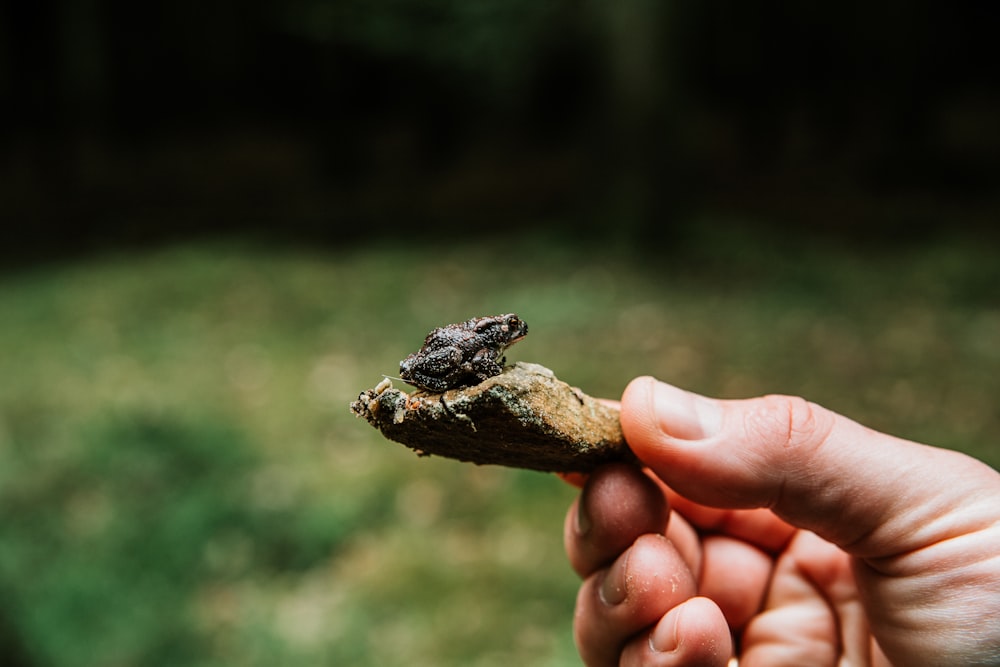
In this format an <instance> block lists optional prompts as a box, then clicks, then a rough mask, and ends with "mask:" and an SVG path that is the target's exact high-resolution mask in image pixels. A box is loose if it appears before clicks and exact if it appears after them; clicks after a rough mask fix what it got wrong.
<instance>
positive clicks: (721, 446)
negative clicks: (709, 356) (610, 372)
mask: <svg viewBox="0 0 1000 667" xmlns="http://www.w3.org/2000/svg"><path fill="white" fill-rule="evenodd" d="M621 408H622V412H621V420H622V428H623V429H624V431H625V437H626V440H627V441H628V443H629V445H630V447H631V448H632V450H633V451H634V452H635V454H636V455H637V456H638V458H639V459H640V460H641V461H642V462H643V463H644V464H645V465H646V466H647V469H646V470H645V471H640V470H639V469H638V468H636V467H633V466H628V465H624V464H620V465H613V466H608V467H605V468H603V469H600V470H598V471H596V472H595V473H593V474H592V475H591V476H590V478H589V480H588V481H587V483H586V485H585V487H584V490H583V493H582V494H581V496H580V497H579V498H578V499H577V501H576V502H575V503H574V504H573V506H572V507H571V509H570V511H569V514H568V515H567V520H566V529H565V539H566V551H567V554H568V556H569V559H570V562H571V564H572V565H573V568H574V569H575V570H576V571H577V573H578V574H580V576H581V577H583V579H584V583H583V585H582V586H581V588H580V593H579V596H578V598H577V606H576V618H575V622H574V629H575V634H576V641H577V646H578V648H579V650H580V654H581V656H582V657H583V659H584V662H585V663H586V664H587V665H591V666H594V665H618V664H622V665H658V666H665V665H725V664H727V662H728V661H729V660H730V658H731V657H732V656H737V657H738V658H739V661H740V665H741V666H746V665H769V666H775V665H795V666H798V667H801V666H803V665H835V664H836V665H885V664H897V665H985V664H1000V475H998V473H997V472H996V471H994V470H993V469H992V468H990V467H989V466H987V465H985V464H984V463H981V462H979V461H976V460H975V459H972V458H970V457H968V456H965V455H963V454H960V453H957V452H952V451H948V450H943V449H937V448H934V447H929V446H926V445H920V444H917V443H913V442H908V441H905V440H901V439H899V438H895V437H892V436H889V435H885V434H882V433H878V432H875V431H872V430H871V429H868V428H865V427H863V426H861V425H859V424H857V423H855V422H853V421H851V420H849V419H847V418H845V417H842V416H840V415H837V414H835V413H833V412H830V411H828V410H826V409H824V408H822V407H820V406H817V405H814V404H811V403H808V402H806V401H804V400H802V399H799V398H793V397H786V396H767V397H764V398H755V399H749V400H743V401H722V400H715V399H710V398H705V397H702V396H698V395H696V394H691V393H688V392H685V391H682V390H680V389H677V388H675V387H672V386H669V385H666V384H662V383H659V382H656V381H655V380H653V379H652V378H638V379H636V380H634V381H633V382H632V383H631V384H630V385H629V386H628V388H627V389H626V390H625V393H624V395H623V396H622V402H621ZM731 637H735V642H733V640H732V639H731ZM734 645H735V648H734Z"/></svg>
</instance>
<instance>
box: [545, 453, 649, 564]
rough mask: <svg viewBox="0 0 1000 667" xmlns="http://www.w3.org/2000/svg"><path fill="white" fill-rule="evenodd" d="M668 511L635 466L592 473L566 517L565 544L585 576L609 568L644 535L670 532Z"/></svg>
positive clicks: (612, 467) (618, 465)
mask: <svg viewBox="0 0 1000 667" xmlns="http://www.w3.org/2000/svg"><path fill="white" fill-rule="evenodd" d="M667 519H668V508H667V504H666V500H665V498H664V497H663V493H662V492H661V490H660V487H658V486H657V485H656V484H655V483H654V482H653V480H651V479H650V478H649V477H647V476H646V475H645V474H644V473H643V472H642V471H641V470H639V469H638V468H637V467H635V466H634V465H631V464H625V463H617V464H610V465H606V466H603V467H601V468H598V469H597V470H595V471H594V472H593V473H591V474H590V478H589V479H588V481H587V484H586V486H585V487H584V489H583V493H581V494H580V496H579V497H578V498H577V500H576V501H575V503H574V504H573V506H572V507H571V508H570V511H569V514H568V515H567V520H566V526H565V533H564V535H565V546H566V553H567V555H568V556H569V559H570V563H571V564H572V566H573V568H574V569H575V570H576V571H577V573H578V574H580V575H581V576H584V577H586V576H588V575H589V574H590V573H592V572H593V571H594V570H596V569H598V568H600V567H604V566H606V565H607V564H608V563H610V562H611V561H613V560H614V559H615V558H616V557H617V556H618V555H619V554H621V553H622V552H623V551H624V550H625V549H627V548H628V547H629V545H631V544H632V542H634V541H635V539H636V538H637V537H639V536H640V535H643V534H646V533H655V534H663V533H664V532H665V531H666V527H667Z"/></svg>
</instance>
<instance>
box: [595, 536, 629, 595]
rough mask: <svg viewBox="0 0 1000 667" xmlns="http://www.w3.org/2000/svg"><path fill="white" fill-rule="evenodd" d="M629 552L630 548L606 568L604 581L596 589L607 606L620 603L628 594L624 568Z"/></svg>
mask: <svg viewBox="0 0 1000 667" xmlns="http://www.w3.org/2000/svg"><path fill="white" fill-rule="evenodd" d="M630 553H631V550H629V551H626V552H625V553H624V554H622V555H621V556H620V557H619V558H618V560H616V561H615V562H614V564H613V565H612V566H611V567H610V568H608V571H607V572H605V573H604V581H602V582H601V587H600V589H598V595H600V596H601V602H603V603H604V604H606V605H608V606H609V607H614V606H615V605H617V604H621V603H622V602H624V601H625V598H626V596H627V595H628V589H627V588H626V585H625V584H626V577H625V570H626V568H627V567H628V559H629V554H630Z"/></svg>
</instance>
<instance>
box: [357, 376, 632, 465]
mask: <svg viewBox="0 0 1000 667" xmlns="http://www.w3.org/2000/svg"><path fill="white" fill-rule="evenodd" d="M351 411H352V412H353V413H354V414H355V415H357V416H359V417H364V418H365V419H366V420H367V421H368V422H369V423H370V424H371V425H372V426H374V427H375V428H377V429H378V430H379V431H381V433H382V435H384V436H385V437H386V438H388V439H390V440H394V441H396V442H399V443H402V444H403V445H406V446H407V447H409V448H410V449H413V450H414V451H416V452H417V453H418V454H421V455H430V454H436V455H438V456H445V457H448V458H452V459H457V460H459V461H469V462H472V463H478V464H487V463H491V464H498V465H504V466H511V467H516V468H528V469H531V470H541V471H549V472H587V471H590V470H593V469H594V468H595V467H597V466H599V465H601V464H602V463H608V462H611V461H623V460H628V461H634V460H635V459H634V457H633V455H632V453H631V451H630V450H629V449H628V446H627V445H626V444H625V438H624V436H623V435H622V430H621V423H620V421H619V411H618V409H617V408H616V407H614V406H612V405H608V404H607V403H603V402H601V401H599V400H597V399H595V398H592V397H591V396H588V395H586V394H584V393H583V392H582V391H580V390H579V389H576V388H575V387H571V386H569V385H568V384H566V383H565V382H562V381H561V380H559V379H558V378H557V377H556V376H555V374H554V373H553V372H552V371H551V370H549V369H548V368H545V367H544V366H539V365H538V364H529V363H524V362H518V363H517V364H515V365H514V366H512V367H510V368H507V369H505V370H504V372H503V373H501V374H500V375H497V376H495V377H492V378H489V379H488V380H485V381H483V382H481V383H479V384H477V385H475V386H473V387H467V388H464V389H452V390H449V391H446V392H444V393H440V394H433V393H426V392H422V391H417V392H414V393H412V394H407V393H404V392H402V391H400V390H398V389H395V388H393V387H388V388H384V385H380V386H378V387H375V388H373V389H368V390H366V391H364V392H362V393H361V395H360V396H359V397H358V400H356V401H354V402H353V403H352V404H351Z"/></svg>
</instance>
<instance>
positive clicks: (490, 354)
mask: <svg viewBox="0 0 1000 667" xmlns="http://www.w3.org/2000/svg"><path fill="white" fill-rule="evenodd" d="M497 356H498V355H497V352H496V350H492V349H490V348H483V349H481V350H479V351H478V352H476V354H475V355H473V357H472V361H470V362H469V363H468V367H469V371H470V372H471V373H472V374H473V375H475V376H476V377H477V378H479V380H480V381H482V380H486V379H487V378H491V377H493V376H495V375H500V373H501V371H503V359H501V360H500V363H497Z"/></svg>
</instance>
